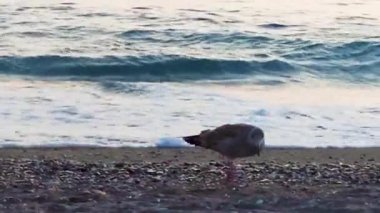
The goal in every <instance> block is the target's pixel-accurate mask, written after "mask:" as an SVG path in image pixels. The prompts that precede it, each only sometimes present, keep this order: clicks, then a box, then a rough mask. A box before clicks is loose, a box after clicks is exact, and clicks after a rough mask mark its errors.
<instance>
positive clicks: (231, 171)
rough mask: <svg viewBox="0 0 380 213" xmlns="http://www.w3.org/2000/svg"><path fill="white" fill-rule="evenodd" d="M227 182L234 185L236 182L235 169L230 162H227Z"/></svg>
mask: <svg viewBox="0 0 380 213" xmlns="http://www.w3.org/2000/svg"><path fill="white" fill-rule="evenodd" d="M227 167H228V169H227V174H226V175H227V182H229V183H234V182H235V180H236V167H235V164H234V162H233V161H232V160H230V159H229V160H228V161H227Z"/></svg>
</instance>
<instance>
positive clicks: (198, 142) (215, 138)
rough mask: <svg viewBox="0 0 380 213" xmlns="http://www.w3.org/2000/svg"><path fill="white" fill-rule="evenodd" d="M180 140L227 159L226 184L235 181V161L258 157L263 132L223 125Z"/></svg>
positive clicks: (234, 125) (257, 129) (263, 143)
mask: <svg viewBox="0 0 380 213" xmlns="http://www.w3.org/2000/svg"><path fill="white" fill-rule="evenodd" d="M182 139H183V140H184V141H186V142H187V143H189V144H192V145H194V146H199V147H203V148H206V149H210V150H213V151H216V152H218V153H219V154H221V155H222V156H223V157H224V158H227V163H226V166H227V171H226V179H227V182H231V181H233V180H234V179H235V173H236V167H235V165H234V163H233V161H234V160H235V159H237V158H244V157H251V156H254V155H258V156H260V152H261V151H262V149H263V148H264V145H265V140H264V132H263V130H261V129H260V128H259V127H256V126H253V125H249V124H225V125H222V126H219V127H217V128H215V129H213V130H210V129H207V130H203V131H201V132H200V133H199V134H197V135H191V136H186V137H182Z"/></svg>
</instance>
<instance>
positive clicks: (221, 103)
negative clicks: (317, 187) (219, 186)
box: [0, 0, 380, 147]
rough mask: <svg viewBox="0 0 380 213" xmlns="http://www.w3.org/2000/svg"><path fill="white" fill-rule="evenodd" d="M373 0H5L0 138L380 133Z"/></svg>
mask: <svg viewBox="0 0 380 213" xmlns="http://www.w3.org/2000/svg"><path fill="white" fill-rule="evenodd" d="M379 8H380V1H378V0H318V1H317V0H307V1H305V0H287V1H284V0H270V1H268V0H221V1H211V0H203V1H198V0H195V1H184V0H180V1H178V0H176V1H175V0H159V1H157V0H141V1H122V0H115V1H101V0H81V1H58V0H51V1H45V0H30V1H21V0H2V1H1V2H0V121H1V128H0V146H3V147H4V146H66V145H84V146H87V145H88V146H159V147H165V146H183V145H185V144H184V142H183V141H181V140H180V139H179V138H178V137H180V136H184V135H189V134H195V133H198V132H199V131H201V130H203V129H205V128H213V127H216V126H218V125H221V124H224V123H238V122H245V123H251V124H254V125H257V126H259V127H261V128H263V129H264V131H265V134H266V143H267V144H268V145H270V146H303V147H324V146H339V147H342V146H355V147H357V146H379V145H380V15H379V14H380V13H379V12H378V10H379Z"/></svg>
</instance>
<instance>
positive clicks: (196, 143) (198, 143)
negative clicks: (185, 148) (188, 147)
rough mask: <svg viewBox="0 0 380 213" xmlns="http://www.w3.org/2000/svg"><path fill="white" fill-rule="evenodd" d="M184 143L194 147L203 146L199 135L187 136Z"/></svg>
mask: <svg viewBox="0 0 380 213" xmlns="http://www.w3.org/2000/svg"><path fill="white" fill-rule="evenodd" d="M182 139H183V140H184V141H186V142H187V143H189V144H192V145H194V146H201V138H200V137H199V135H191V136H186V137H183V138H182Z"/></svg>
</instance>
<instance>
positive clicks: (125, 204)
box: [0, 147, 380, 212]
mask: <svg viewBox="0 0 380 213" xmlns="http://www.w3.org/2000/svg"><path fill="white" fill-rule="evenodd" d="M237 164H238V168H239V169H238V171H239V174H238V176H237V182H236V183H235V184H228V183H226V182H225V179H224V178H225V176H224V173H223V170H224V169H225V166H224V164H223V162H222V160H221V158H220V156H219V155H217V154H216V153H214V152H211V151H208V150H203V149H198V148H180V149H177V148H173V149H157V148H90V147H67V148H3V149H0V190H1V191H2V193H0V212H131V211H138V212H141V211H147V212H170V211H172V212H178V211H179V210H192V211H222V212H231V211H237V212H252V211H255V212H279V211H280V212H350V211H353V212H355V211H357V212H363V211H369V212H376V211H378V212H380V199H378V198H379V197H380V148H318V149H301V148H269V149H266V150H265V152H263V153H262V155H261V156H260V157H254V158H247V159H244V160H240V161H238V162H237Z"/></svg>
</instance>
